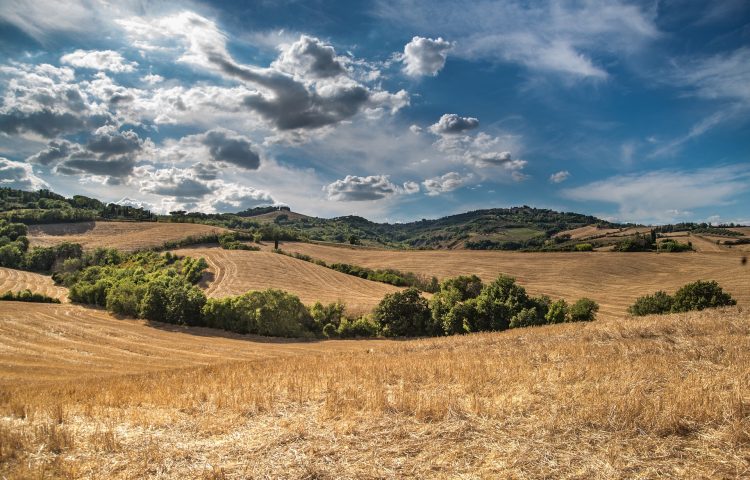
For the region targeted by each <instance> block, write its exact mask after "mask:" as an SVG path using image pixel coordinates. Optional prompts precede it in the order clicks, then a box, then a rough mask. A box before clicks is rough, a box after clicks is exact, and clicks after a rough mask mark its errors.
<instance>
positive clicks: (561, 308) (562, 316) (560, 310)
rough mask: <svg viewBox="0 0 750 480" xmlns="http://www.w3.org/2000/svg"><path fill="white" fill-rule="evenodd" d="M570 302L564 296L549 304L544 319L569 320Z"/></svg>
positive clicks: (554, 320) (560, 321) (548, 321)
mask: <svg viewBox="0 0 750 480" xmlns="http://www.w3.org/2000/svg"><path fill="white" fill-rule="evenodd" d="M568 310H569V309H568V302H566V301H565V300H563V299H562V298H561V299H560V300H558V301H556V302H554V303H553V304H551V305H550V306H549V310H547V315H545V316H544V319H545V320H546V321H547V323H563V322H567V321H568Z"/></svg>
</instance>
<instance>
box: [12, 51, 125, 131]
mask: <svg viewBox="0 0 750 480" xmlns="http://www.w3.org/2000/svg"><path fill="white" fill-rule="evenodd" d="M2 73H3V76H5V77H7V78H8V79H9V80H8V83H7V86H6V88H5V91H4V95H3V98H2V106H0V132H4V133H7V134H11V135H16V134H20V133H25V132H31V133H35V134H38V135H41V136H43V137H47V138H54V137H56V136H58V135H61V134H65V133H72V132H78V131H81V130H85V129H89V128H96V127H99V126H101V125H104V124H105V123H107V122H108V121H110V120H111V119H112V115H111V113H110V112H109V110H108V109H107V107H106V106H104V105H101V104H99V103H97V102H96V101H95V100H94V99H92V98H91V96H90V95H89V94H88V93H87V92H86V90H85V89H84V86H82V85H80V84H79V83H77V82H76V81H75V74H74V72H73V70H72V69H70V68H67V67H62V68H57V67H54V66H52V65H47V64H41V65H35V66H30V65H19V66H12V67H8V66H6V67H3V68H2Z"/></svg>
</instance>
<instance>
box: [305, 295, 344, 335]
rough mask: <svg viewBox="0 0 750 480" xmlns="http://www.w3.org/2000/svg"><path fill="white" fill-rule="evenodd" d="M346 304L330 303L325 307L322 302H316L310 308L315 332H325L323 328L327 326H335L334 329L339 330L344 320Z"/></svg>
mask: <svg viewBox="0 0 750 480" xmlns="http://www.w3.org/2000/svg"><path fill="white" fill-rule="evenodd" d="M344 310H345V307H344V304H343V303H340V302H334V303H329V304H328V305H323V304H322V303H320V302H315V304H313V306H312V307H310V315H311V316H312V319H313V331H314V332H316V333H321V332H323V328H324V327H325V326H326V325H329V324H331V325H333V328H334V329H335V328H338V326H339V324H341V321H342V319H343V318H344Z"/></svg>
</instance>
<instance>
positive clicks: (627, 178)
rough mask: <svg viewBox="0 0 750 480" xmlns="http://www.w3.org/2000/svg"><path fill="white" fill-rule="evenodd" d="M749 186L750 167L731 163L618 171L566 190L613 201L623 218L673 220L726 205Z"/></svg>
mask: <svg viewBox="0 0 750 480" xmlns="http://www.w3.org/2000/svg"><path fill="white" fill-rule="evenodd" d="M748 189H750V167H749V166H748V165H728V166H723V167H716V168H705V169H698V170H683V171H680V170H656V171H650V172H643V173H634V174H629V175H618V176H614V177H610V178H607V179H604V180H599V181H595V182H592V183H589V184H587V185H583V186H580V187H575V188H570V189H567V190H564V191H563V195H564V196H565V197H566V198H570V199H572V200H578V201H586V202H591V201H596V202H604V203H613V204H615V205H617V206H618V212H617V213H616V214H613V215H612V216H613V217H615V218H618V219H619V220H621V221H630V222H643V223H652V222H653V223H662V222H671V221H674V220H675V218H676V217H677V216H678V215H677V214H676V213H675V212H685V211H690V210H693V209H698V208H703V207H708V206H713V207H715V206H717V205H726V204H728V203H730V202H732V201H733V200H734V199H735V198H736V197H737V196H738V195H740V194H741V193H743V192H747V191H748Z"/></svg>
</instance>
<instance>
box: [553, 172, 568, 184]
mask: <svg viewBox="0 0 750 480" xmlns="http://www.w3.org/2000/svg"><path fill="white" fill-rule="evenodd" d="M568 177H570V172H568V171H567V170H560V171H559V172H557V173H553V174H552V175H550V176H549V181H550V182H551V183H562V182H564V181H565V180H567V179H568Z"/></svg>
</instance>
